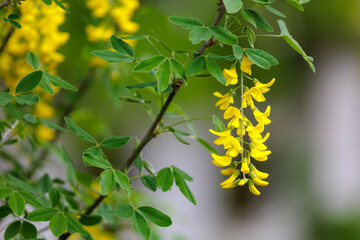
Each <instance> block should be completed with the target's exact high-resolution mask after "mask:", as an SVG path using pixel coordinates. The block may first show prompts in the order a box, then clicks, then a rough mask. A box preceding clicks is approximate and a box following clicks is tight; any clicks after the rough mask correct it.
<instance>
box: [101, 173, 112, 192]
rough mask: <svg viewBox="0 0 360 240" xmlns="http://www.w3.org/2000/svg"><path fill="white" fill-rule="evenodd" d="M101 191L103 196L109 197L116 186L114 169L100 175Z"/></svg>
mask: <svg viewBox="0 0 360 240" xmlns="http://www.w3.org/2000/svg"><path fill="white" fill-rule="evenodd" d="M100 177H101V180H100V189H101V195H104V196H106V195H108V194H109V193H110V192H111V191H112V190H113V188H114V186H115V181H114V173H113V171H112V169H108V170H105V171H103V172H102V173H101V175H100Z"/></svg>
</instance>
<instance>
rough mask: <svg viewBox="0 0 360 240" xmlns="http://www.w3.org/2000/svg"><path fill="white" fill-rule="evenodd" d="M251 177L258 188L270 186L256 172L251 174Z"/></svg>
mask: <svg viewBox="0 0 360 240" xmlns="http://www.w3.org/2000/svg"><path fill="white" fill-rule="evenodd" d="M250 177H251V179H252V180H253V182H254V183H255V184H256V185H258V186H262V187H265V186H267V185H269V183H268V182H267V181H264V180H261V179H260V178H259V177H258V176H257V175H256V174H255V173H254V172H251V173H250Z"/></svg>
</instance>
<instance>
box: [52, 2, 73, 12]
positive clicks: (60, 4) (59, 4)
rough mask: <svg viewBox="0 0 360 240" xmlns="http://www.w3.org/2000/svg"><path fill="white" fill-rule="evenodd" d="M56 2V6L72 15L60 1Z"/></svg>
mask: <svg viewBox="0 0 360 240" xmlns="http://www.w3.org/2000/svg"><path fill="white" fill-rule="evenodd" d="M54 2H55V3H56V5H58V6H59V7H60V8H61V9H62V10H64V11H65V12H67V13H68V14H70V11H69V10H68V9H67V8H66V7H65V6H64V5H63V4H62V3H61V2H60V1H59V0H54Z"/></svg>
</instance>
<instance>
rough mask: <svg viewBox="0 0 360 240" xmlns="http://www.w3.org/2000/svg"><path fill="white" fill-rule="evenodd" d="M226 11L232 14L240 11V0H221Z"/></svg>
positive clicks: (241, 4) (241, 3)
mask: <svg viewBox="0 0 360 240" xmlns="http://www.w3.org/2000/svg"><path fill="white" fill-rule="evenodd" d="M223 2H224V5H225V9H226V12H228V13H230V14H233V13H237V12H238V11H240V9H241V8H242V6H243V1H242V0H223Z"/></svg>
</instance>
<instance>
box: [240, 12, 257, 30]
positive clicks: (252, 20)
mask: <svg viewBox="0 0 360 240" xmlns="http://www.w3.org/2000/svg"><path fill="white" fill-rule="evenodd" d="M241 16H242V17H243V18H244V19H245V20H246V21H248V22H249V23H251V24H252V25H254V27H257V26H256V22H255V18H254V16H253V15H252V12H251V11H250V10H249V9H245V8H243V9H241Z"/></svg>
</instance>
